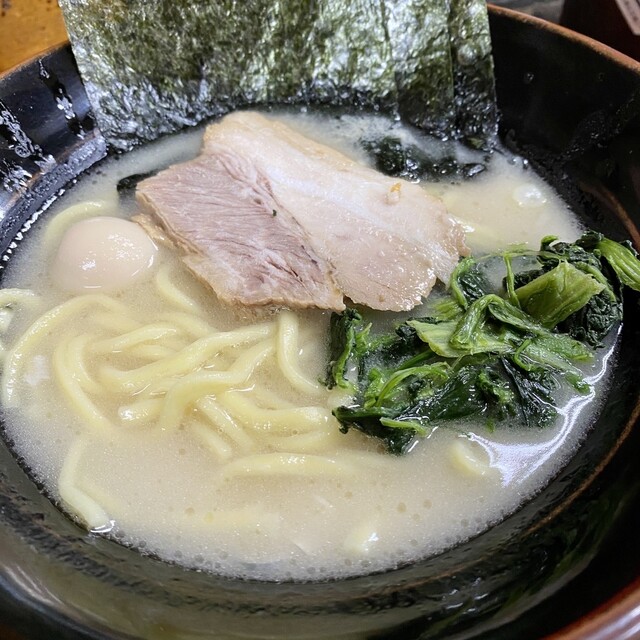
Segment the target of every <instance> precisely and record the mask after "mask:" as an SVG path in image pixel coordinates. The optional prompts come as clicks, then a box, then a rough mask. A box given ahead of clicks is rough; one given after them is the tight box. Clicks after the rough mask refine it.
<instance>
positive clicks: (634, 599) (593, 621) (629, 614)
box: [489, 4, 640, 640]
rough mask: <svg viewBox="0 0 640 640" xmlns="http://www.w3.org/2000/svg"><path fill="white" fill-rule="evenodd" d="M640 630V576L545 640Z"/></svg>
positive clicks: (605, 50) (591, 638)
mask: <svg viewBox="0 0 640 640" xmlns="http://www.w3.org/2000/svg"><path fill="white" fill-rule="evenodd" d="M489 10H490V12H491V13H494V14H496V15H503V16H505V17H507V16H508V17H510V18H514V19H519V20H520V21H522V22H525V23H528V24H530V25H531V26H533V27H536V28H541V29H545V30H547V31H552V32H555V33H557V34H558V35H561V36H563V37H565V38H567V39H569V40H571V41H573V42H575V43H577V44H579V45H582V46H588V47H589V48H591V49H593V50H595V51H596V52H597V53H598V54H600V55H601V56H604V57H606V58H610V59H612V60H613V61H615V62H616V63H617V64H619V65H621V66H623V67H626V68H628V69H630V70H632V71H634V72H635V73H638V74H640V62H639V61H637V60H634V59H633V58H631V57H630V56H628V55H626V54H624V53H622V52H620V51H617V50H616V49H614V48H613V47H610V46H608V45H606V44H604V43H602V42H599V41H598V40H595V39H593V38H590V37H588V36H585V35H583V34H581V33H578V32H576V31H573V30H571V29H569V28H567V27H564V26H562V25H559V24H555V23H552V22H549V21H547V20H543V19H542V18H537V17H535V16H530V15H528V14H524V13H521V12H519V11H515V10H513V9H508V8H505V7H499V6H497V5H493V4H489ZM639 628H640V576H638V577H637V578H636V579H635V580H633V581H632V582H631V583H630V584H628V585H627V586H626V587H623V588H622V589H621V590H620V591H618V593H616V594H615V595H614V596H612V597H611V598H609V599H608V600H605V601H604V602H602V603H601V604H600V605H599V606H597V607H596V608H595V609H593V610H592V611H590V612H588V613H587V614H585V615H583V616H582V617H581V618H578V619H577V620H575V621H574V622H572V623H571V624H569V625H566V626H565V627H563V628H562V629H560V630H558V631H555V632H553V633H551V634H549V635H547V636H546V637H545V640H621V639H622V638H632V637H635V634H637V633H638V630H639Z"/></svg>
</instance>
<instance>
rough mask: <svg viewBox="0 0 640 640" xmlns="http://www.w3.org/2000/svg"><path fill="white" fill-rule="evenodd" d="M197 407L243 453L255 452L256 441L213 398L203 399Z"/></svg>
mask: <svg viewBox="0 0 640 640" xmlns="http://www.w3.org/2000/svg"><path fill="white" fill-rule="evenodd" d="M196 407H197V409H198V411H200V412H201V413H203V414H204V415H205V416H206V417H207V418H208V419H209V421H210V422H211V424H212V425H213V426H215V427H217V429H218V430H219V431H220V432H221V433H224V435H226V436H227V438H229V439H230V440H232V441H233V442H235V443H236V444H237V445H238V446H239V447H240V450H241V451H242V452H244V453H246V452H250V451H253V450H255V448H256V442H255V440H254V439H253V438H252V437H251V436H249V434H248V433H247V432H246V431H245V429H243V428H242V427H241V426H240V425H238V423H237V422H236V421H235V420H234V419H233V418H232V417H231V416H230V415H229V414H228V413H227V412H226V411H225V410H224V409H222V407H220V405H219V404H218V403H217V402H216V401H215V400H213V398H211V397H206V398H201V399H200V400H198V402H197V403H196Z"/></svg>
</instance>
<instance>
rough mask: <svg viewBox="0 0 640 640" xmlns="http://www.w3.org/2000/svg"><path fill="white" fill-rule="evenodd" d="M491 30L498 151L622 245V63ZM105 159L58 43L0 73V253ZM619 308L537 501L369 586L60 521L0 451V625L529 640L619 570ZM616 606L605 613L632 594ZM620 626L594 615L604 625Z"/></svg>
mask: <svg viewBox="0 0 640 640" xmlns="http://www.w3.org/2000/svg"><path fill="white" fill-rule="evenodd" d="M491 27H492V33H493V41H494V55H495V62H496V81H497V91H498V100H499V108H500V111H501V114H502V119H501V136H502V139H503V142H504V144H505V145H506V146H507V147H508V148H511V149H513V150H515V151H517V152H519V153H522V154H523V155H524V156H525V157H526V158H527V159H528V161H529V162H530V163H531V164H532V165H533V166H534V167H535V168H536V170H537V171H539V172H540V173H541V174H542V176H543V177H544V178H545V179H546V180H547V181H548V182H549V183H551V184H552V186H554V187H555V189H556V190H557V191H558V192H559V193H560V194H561V196H562V197H563V198H564V199H565V200H566V201H567V202H568V203H569V204H570V205H571V207H572V208H573V209H574V211H576V213H577V214H578V215H579V216H580V217H581V218H582V219H583V221H584V222H585V224H586V225H588V226H590V227H592V228H594V229H596V230H599V231H603V232H606V233H607V235H609V236H611V237H613V238H615V239H623V238H631V239H632V240H633V241H634V243H635V244H636V246H640V236H639V231H638V225H639V224H640V160H639V159H638V150H639V149H640V65H637V64H635V63H633V62H632V61H631V60H629V59H627V58H624V57H623V56H620V55H617V54H615V52H613V51H611V50H609V49H606V48H605V47H602V46H599V45H596V44H595V43H593V42H592V41H589V40H587V39H585V38H581V37H578V36H576V35H574V34H571V33H570V32H567V31H565V30H562V29H561V28H559V27H555V26H552V25H549V24H547V23H545V22H542V21H538V20H535V19H533V18H528V17H525V16H522V15H519V14H516V13H513V12H509V11H507V10H499V9H493V10H492V13H491ZM107 153H108V149H107V145H106V143H105V141H104V139H103V137H102V135H101V133H100V131H99V130H98V128H97V127H96V125H95V123H94V121H93V118H92V115H91V110H90V107H89V104H88V101H87V97H86V95H85V93H84V89H83V86H82V82H81V80H80V77H79V75H78V72H77V70H76V67H75V63H74V60H73V56H72V54H71V52H70V49H69V48H67V47H63V48H59V49H56V50H53V51H51V52H49V53H47V54H45V55H43V56H42V57H40V58H38V59H36V60H33V61H31V62H29V63H27V64H26V65H24V66H22V67H20V68H17V69H16V70H14V71H12V72H11V73H9V74H8V75H6V76H4V77H3V78H2V79H1V80H0V211H1V212H2V214H3V217H2V224H1V227H0V253H1V254H2V255H3V256H5V259H10V256H11V255H12V253H13V252H14V251H15V250H16V248H17V246H18V245H19V243H20V240H21V238H22V236H23V235H24V234H25V232H27V231H28V228H29V227H30V226H31V224H32V223H33V222H34V220H35V219H36V217H37V213H38V212H39V211H40V210H42V209H43V208H45V207H47V206H48V205H49V204H50V203H51V202H52V201H54V200H55V199H56V198H57V197H58V196H59V195H60V194H61V193H63V192H64V190H65V189H67V188H68V187H69V185H71V184H73V182H74V181H75V180H76V179H77V178H78V177H79V176H81V174H82V173H83V172H84V171H86V170H87V169H88V168H89V167H91V166H93V165H94V164H95V163H96V162H98V161H100V160H101V159H103V158H104V157H105V156H106V155H107ZM638 315H639V308H638V305H637V304H636V303H635V302H634V301H633V299H630V300H629V304H627V305H626V308H625V320H624V325H623V328H622V331H621V336H620V348H619V355H618V361H617V365H616V368H615V371H614V373H613V379H612V382H611V386H610V390H609V392H608V394H607V395H606V397H603V398H601V402H602V406H601V409H600V412H599V417H598V419H597V421H596V423H595V424H594V425H593V427H592V429H591V431H590V433H589V435H588V437H587V438H586V440H585V441H584V443H583V444H582V446H581V447H580V449H579V450H578V451H577V452H576V454H575V455H574V456H573V458H572V459H571V460H570V461H569V462H568V464H567V465H566V466H565V467H564V468H563V469H562V471H561V472H560V473H559V474H558V475H557V476H556V477H555V478H554V479H553V480H552V482H551V483H550V484H549V485H548V486H547V487H546V488H545V489H544V490H543V491H542V492H540V493H539V494H538V495H536V496H535V497H534V498H533V499H531V500H530V501H528V502H527V503H526V504H524V505H523V506H522V507H521V508H520V509H518V510H517V511H516V512H515V513H513V514H512V515H510V516H509V517H507V518H506V519H505V520H504V521H502V522H501V523H500V524H498V525H496V526H494V527H492V528H491V529H489V530H487V531H486V532H484V533H482V534H481V535H477V536H475V537H474V538H473V539H471V540H468V541H467V542H465V543H463V544H460V545H458V546H456V547H454V548H451V549H449V550H448V551H445V552H443V553H441V554H439V555H437V556H435V557H430V558H427V559H425V560H422V561H420V562H416V563H413V564H411V565H408V566H404V567H402V568H399V569H395V570H392V571H387V572H383V573H378V574H374V575H368V576H363V577H357V578H350V579H344V580H335V581H326V582H317V583H295V582H283V583H265V582H260V581H251V580H239V579H231V578H226V577H221V576H217V575H213V574H210V573H207V572H202V571H195V570H187V569H184V568H181V567H179V566H176V565H172V564H169V563H166V562H162V561H160V560H158V559H156V558H154V557H151V556H145V555H142V554H139V553H137V552H135V551H133V550H130V549H127V548H126V547H124V546H122V545H119V544H117V543H115V542H113V541H111V540H108V539H105V538H103V537H100V536H97V535H94V534H89V533H87V532H86V531H85V530H83V529H81V528H80V527H79V526H78V525H77V524H75V523H74V522H73V521H71V520H70V519H69V518H67V517H66V516H65V515H63V514H62V513H61V512H60V511H59V510H58V509H57V508H56V507H55V506H54V505H53V504H52V503H51V502H50V501H49V500H48V499H47V498H46V497H45V496H44V495H43V493H42V491H41V487H39V486H38V485H37V484H36V483H34V482H33V481H32V480H31V479H30V478H29V476H28V473H27V471H26V470H25V468H24V462H23V461H22V460H20V459H16V458H15V456H14V455H13V453H12V452H11V451H10V449H9V448H8V447H7V446H6V445H4V444H3V445H2V446H0V514H1V520H0V589H1V591H2V610H3V612H4V615H5V618H7V619H9V620H11V623H12V624H13V626H14V627H15V628H16V629H17V630H18V632H20V631H22V632H23V633H24V634H25V635H26V636H27V637H29V638H39V637H42V638H51V637H63V638H65V637H66V638H74V637H80V638H84V637H91V638H149V639H156V638H158V639H165V638H166V639H169V638H171V639H185V640H186V639H195V638H198V639H204V638H211V639H217V638H220V639H222V638H271V639H273V638H309V639H312V638H402V639H403V640H409V639H411V638H423V639H427V638H434V639H435V638H444V637H447V638H473V637H477V638H482V637H484V638H489V637H490V638H492V639H495V638H511V637H514V635H515V634H516V633H517V634H518V635H519V636H521V637H523V638H527V637H530V638H536V637H540V636H542V635H544V634H546V633H551V632H556V631H558V630H559V629H560V628H561V627H563V626H564V625H567V624H572V623H575V622H576V620H578V619H580V618H581V617H582V616H584V615H585V614H587V613H588V612H589V610H591V609H592V608H595V607H597V606H598V605H600V604H602V603H603V602H605V601H607V600H609V599H610V598H614V597H616V594H618V593H619V592H620V591H621V590H622V589H625V588H629V586H628V585H630V584H632V583H633V581H634V580H635V579H636V577H637V576H638V575H639V570H640V553H639V552H638V551H637V550H636V549H635V547H634V544H633V543H634V541H635V538H636V537H637V534H638V531H640V522H638V517H637V516H636V515H635V514H636V513H637V512H638V509H637V508H636V507H637V506H638V503H639V502H640V494H639V491H638V490H639V488H640V470H639V469H638V466H637V463H636V451H637V447H638V446H639V443H638V438H640V435H638V433H637V429H635V428H634V427H635V423H636V422H637V420H638V413H639V411H640V408H639V402H638V401H639V398H638V384H637V380H638V378H639V377H640V360H639V359H638V357H637V354H638V350H639V348H640V322H639V318H638ZM622 549H624V555H622V553H621V550H622ZM617 597H618V600H617V606H618V610H619V611H620V612H621V615H623V614H624V612H625V611H626V609H625V607H626V606H627V605H628V603H629V602H633V599H632V598H631V600H630V599H629V592H624V594H623V595H618V596H617ZM597 619H598V618H597V617H596V618H592V619H591V622H590V624H596V625H597V624H600V623H596V622H593V621H594V620H597ZM621 619H622V620H624V619H625V618H624V617H623V618H621V617H620V616H616V617H615V618H613V619H612V618H611V616H609V618H600V620H602V625H604V627H603V628H605V632H607V631H606V629H607V628H609V627H607V625H609V623H610V622H611V621H612V620H613V622H614V623H616V624H619V623H620V620H621ZM571 633H572V632H571V631H567V634H569V635H567V636H566V637H570V634H571ZM607 633H608V632H607ZM612 633H613V632H612ZM604 637H616V636H614V635H610V636H604Z"/></svg>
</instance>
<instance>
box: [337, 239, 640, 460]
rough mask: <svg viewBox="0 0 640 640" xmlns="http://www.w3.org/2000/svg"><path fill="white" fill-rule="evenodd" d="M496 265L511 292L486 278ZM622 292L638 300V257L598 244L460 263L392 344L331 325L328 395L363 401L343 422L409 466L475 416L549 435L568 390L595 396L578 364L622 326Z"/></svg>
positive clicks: (351, 321) (343, 414) (348, 315)
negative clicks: (425, 311)
mask: <svg viewBox="0 0 640 640" xmlns="http://www.w3.org/2000/svg"><path fill="white" fill-rule="evenodd" d="M496 261H498V262H501V263H502V265H503V269H504V272H505V277H504V279H503V283H502V284H503V286H502V288H500V287H499V286H496V285H495V284H493V285H492V284H491V282H492V278H490V277H489V276H488V265H495V264H496ZM532 266H533V267H534V268H531V267H532ZM493 280H495V278H493ZM623 286H629V287H631V288H633V289H636V290H640V260H638V258H637V257H636V254H635V252H634V251H633V250H632V249H631V248H630V247H628V246H626V245H623V244H619V243H617V242H613V241H612V240H608V239H606V238H604V237H603V236H601V235H600V234H595V233H593V232H589V233H587V234H584V235H583V236H582V237H581V238H580V239H579V240H577V241H576V242H575V243H570V244H568V243H561V242H557V241H556V239H555V238H552V237H548V238H544V239H543V241H542V243H541V247H540V250H539V251H538V252H532V251H529V250H526V249H521V250H520V249H512V250H510V251H508V252H506V253H503V254H493V255H490V256H484V257H482V258H479V259H475V258H465V259H463V260H461V262H460V263H459V265H458V267H457V268H456V269H455V271H454V273H453V274H452V277H451V282H450V287H449V290H448V293H447V295H446V296H445V297H444V299H442V300H440V301H438V302H437V303H436V304H435V305H433V309H434V314H433V315H431V316H428V317H424V318H415V319H409V320H406V321H404V322H402V323H401V324H400V325H399V326H397V327H396V329H395V331H394V332H393V333H389V334H382V335H373V334H372V331H371V325H370V324H367V323H366V322H365V320H364V319H363V317H362V316H361V315H360V314H359V313H357V312H355V311H353V310H347V311H346V312H345V313H343V314H340V315H336V314H334V317H333V318H332V323H331V343H332V350H331V353H332V355H331V362H330V364H329V367H328V377H327V384H328V385H329V386H333V385H340V386H342V387H345V388H349V389H351V390H352V392H353V393H354V401H353V403H352V404H351V405H349V406H342V407H338V408H337V409H335V410H334V415H335V416H336V417H337V419H338V421H339V422H340V424H341V430H342V431H344V432H346V431H348V430H349V429H351V428H356V429H359V430H360V431H362V432H364V433H366V434H368V435H371V436H373V437H376V438H379V439H381V441H382V442H383V443H384V445H385V447H386V448H387V449H388V451H390V452H392V453H396V454H401V453H403V452H406V451H407V450H408V448H409V447H410V446H411V444H412V442H413V441H414V439H415V438H416V437H419V436H426V435H428V434H429V433H430V432H431V431H432V430H433V429H434V428H435V427H437V426H439V425H440V424H443V423H446V422H448V421H451V420H461V419H465V418H468V417H470V416H477V417H481V418H483V419H484V420H486V422H487V424H488V425H489V426H494V425H495V424H497V423H499V422H500V421H502V420H504V419H505V418H506V417H512V418H514V419H516V420H518V421H519V422H520V423H521V424H524V425H528V426H537V427H544V426H546V425H548V424H550V423H551V422H552V421H553V420H554V419H555V417H556V414H557V410H556V407H555V402H554V395H555V392H556V390H557V389H558V388H559V387H560V386H562V385H569V386H571V387H573V388H574V389H575V390H576V391H577V392H578V393H587V392H588V391H589V385H588V384H587V382H586V381H585V380H584V376H583V373H582V371H581V370H580V368H579V367H578V364H579V363H581V362H587V361H589V360H591V359H592V357H593V347H595V346H598V345H599V344H600V342H601V340H602V339H603V338H604V337H605V335H606V334H607V333H608V332H609V331H610V330H611V329H612V328H613V327H614V326H615V325H616V323H618V322H619V321H620V320H621V318H622V315H621V314H622V312H621V289H622V287H623ZM348 371H350V372H351V378H349V379H348V375H347V372H348Z"/></svg>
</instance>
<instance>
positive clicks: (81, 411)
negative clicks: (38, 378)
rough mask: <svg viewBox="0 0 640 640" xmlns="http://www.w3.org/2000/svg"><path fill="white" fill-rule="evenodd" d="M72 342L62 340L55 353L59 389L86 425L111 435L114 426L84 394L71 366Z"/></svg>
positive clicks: (54, 359)
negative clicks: (69, 355) (70, 348)
mask: <svg viewBox="0 0 640 640" xmlns="http://www.w3.org/2000/svg"><path fill="white" fill-rule="evenodd" d="M71 340H72V339H66V340H62V341H61V342H60V343H59V344H58V345H57V346H56V348H55V349H54V351H53V358H52V364H53V373H54V375H55V379H56V382H57V384H58V387H59V388H60V390H61V391H62V392H63V394H64V395H65V396H66V398H67V400H68V401H69V404H70V405H71V406H72V407H73V408H74V409H75V411H76V413H77V414H78V415H79V416H80V417H81V418H82V420H83V422H84V423H85V424H87V425H88V426H89V427H91V429H92V430H93V431H95V432H97V433H102V434H104V435H107V434H110V435H111V434H112V432H113V425H112V424H111V422H110V421H109V419H108V418H107V417H106V416H104V415H103V414H102V413H101V412H100V411H99V410H98V408H97V407H96V406H95V404H94V403H93V402H92V401H91V400H90V398H89V397H88V396H87V394H86V393H85V392H84V390H83V389H82V387H81V385H80V382H79V381H78V378H77V375H76V373H75V370H74V369H73V368H71V367H70V366H69V363H68V352H69V343H70V342H71Z"/></svg>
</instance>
